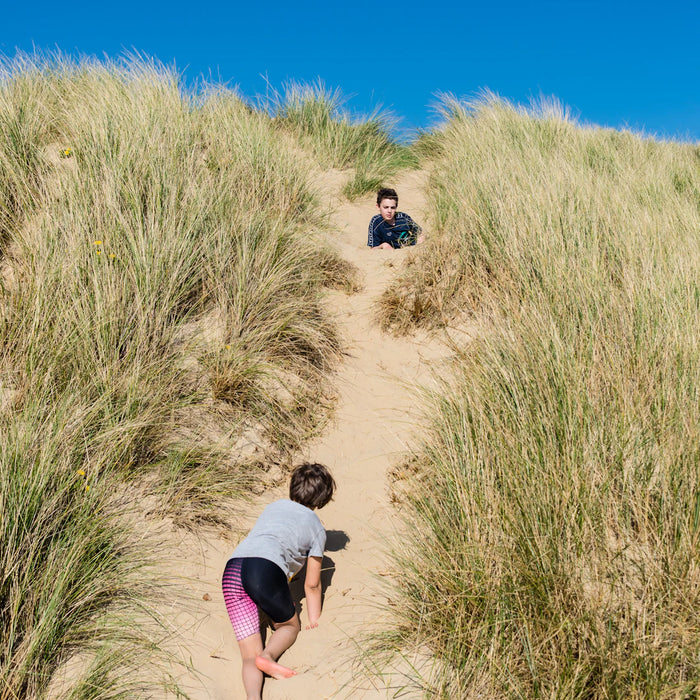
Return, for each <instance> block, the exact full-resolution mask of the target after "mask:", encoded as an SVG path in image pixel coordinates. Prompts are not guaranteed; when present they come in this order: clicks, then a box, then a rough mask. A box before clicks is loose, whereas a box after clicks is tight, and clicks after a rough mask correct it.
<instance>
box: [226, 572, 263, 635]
mask: <svg viewBox="0 0 700 700" xmlns="http://www.w3.org/2000/svg"><path fill="white" fill-rule="evenodd" d="M221 586H222V588H223V590H224V601H226V610H227V612H228V616H229V619H230V620H231V624H232V625H233V631H234V632H235V634H236V639H237V640H239V641H240V640H241V639H245V638H246V637H250V635H251V634H259V632H260V615H259V614H258V606H257V605H256V604H255V603H254V602H253V600H252V599H251V597H250V596H249V595H248V594H247V593H246V592H245V590H243V584H242V583H241V560H240V559H229V560H228V563H227V564H226V568H225V569H224V576H223V579H222V581H221Z"/></svg>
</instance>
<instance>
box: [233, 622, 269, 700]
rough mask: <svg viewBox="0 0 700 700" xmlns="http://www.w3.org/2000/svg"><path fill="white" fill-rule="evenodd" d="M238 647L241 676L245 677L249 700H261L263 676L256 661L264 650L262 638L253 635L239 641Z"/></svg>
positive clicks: (258, 635) (244, 682)
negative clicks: (241, 664) (241, 661)
mask: <svg viewBox="0 0 700 700" xmlns="http://www.w3.org/2000/svg"><path fill="white" fill-rule="evenodd" d="M238 647H239V648H240V650H241V658H242V659H243V666H242V669H241V675H242V676H243V687H244V688H245V692H246V699H247V700H261V698H262V684H263V674H262V672H261V671H260V669H259V668H258V667H257V666H256V664H255V659H256V657H258V656H259V655H260V653H261V652H262V650H263V645H262V637H261V636H260V634H259V633H258V634H251V635H250V637H245V638H244V639H240V640H238Z"/></svg>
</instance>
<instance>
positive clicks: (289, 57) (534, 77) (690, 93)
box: [0, 0, 700, 142]
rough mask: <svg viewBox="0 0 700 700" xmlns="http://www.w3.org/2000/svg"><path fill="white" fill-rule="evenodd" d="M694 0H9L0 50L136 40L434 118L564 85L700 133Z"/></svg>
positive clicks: (423, 123)
mask: <svg viewBox="0 0 700 700" xmlns="http://www.w3.org/2000/svg"><path fill="white" fill-rule="evenodd" d="M698 8H700V2H698V1H697V0H694V1H692V0H684V1H682V2H681V1H679V0H666V1H664V2H654V3H652V2H647V1H646V0H640V1H639V2H635V3H632V2H627V1H625V2H615V0H609V1H607V2H602V1H599V0H595V1H593V2H581V1H580V0H570V1H568V2H567V0H562V1H561V2H550V1H549V0H547V1H545V2H538V3H532V4H530V3H528V2H525V1H521V2H515V1H510V0H509V1H500V2H499V1H498V0H496V1H495V2H493V3H492V4H487V3H485V2H480V3H478V4H477V3H474V4H471V3H469V2H453V0H445V1H444V2H442V3H440V2H434V1H433V2H430V1H425V0H403V1H401V2H396V3H389V4H383V3H377V2H369V1H368V0H352V1H351V2H348V3H342V4H341V3H334V2H332V1H331V2H325V3H323V2H310V1H308V0H301V1H300V2H297V3H282V2H278V1H277V0H268V2H265V3H262V2H256V1H255V0H249V1H248V2H237V1H236V0H232V1H231V2H227V3H223V2H212V1H211V0H200V2H181V1H180V0H173V1H171V2H169V3H166V2H162V1H161V0H157V1H155V2H148V1H147V0H144V1H143V2H134V1H133V0H123V1H122V2H119V3H114V4H110V3H97V4H96V3H94V2H90V3H87V2H84V3H83V2H64V3H56V2H52V3H49V2H31V0H28V1H27V2H25V3H19V2H13V3H7V5H6V7H5V8H4V9H3V17H2V24H1V25H0V52H1V53H3V54H5V55H6V56H13V55H14V54H15V51H16V49H20V50H22V51H25V52H31V51H33V50H34V48H37V49H40V50H55V49H57V48H58V49H60V50H61V51H63V52H64V53H68V54H71V55H76V56H77V55H92V56H97V57H103V56H108V57H110V58H118V57H119V56H121V55H123V53H124V52H125V51H132V50H136V51H138V52H141V53H143V54H146V55H148V56H151V57H154V58H157V59H158V60H160V61H162V62H163V63H166V64H173V63H174V64H175V65H176V67H177V68H178V70H180V71H182V72H183V73H184V75H185V78H186V79H187V80H188V81H193V80H195V79H196V78H197V77H198V76H200V75H205V76H207V77H211V78H213V79H214V80H215V81H217V82H222V83H225V84H227V85H229V86H231V87H234V86H237V87H238V88H239V91H240V92H241V93H242V94H243V95H246V96H250V97H253V96H255V95H257V94H264V93H265V91H266V89H267V83H266V81H269V83H270V85H272V87H274V88H280V87H282V86H283V84H284V83H285V82H286V81H289V80H296V81H302V82H311V81H315V80H317V79H319V78H320V79H321V80H322V81H323V82H324V83H325V84H326V86H328V87H331V88H335V87H339V88H341V90H342V91H343V93H344V94H346V95H347V96H349V97H350V98H351V99H350V101H349V106H350V108H352V109H354V110H355V111H357V112H359V113H367V112H369V111H371V109H372V108H373V107H375V106H377V105H380V106H383V107H385V108H389V109H390V110H391V111H392V112H393V113H394V114H395V115H397V116H399V117H401V118H402V124H403V126H404V128H406V129H410V128H415V127H422V128H426V127H430V126H431V125H432V124H434V123H435V120H436V115H435V112H434V109H433V105H434V103H435V100H436V98H435V95H436V94H437V93H441V92H442V93H451V94H453V95H456V96H459V97H466V98H470V97H474V96H475V95H477V94H479V91H480V90H483V89H489V90H491V91H492V92H495V93H497V94H499V95H501V96H502V97H505V98H507V99H509V100H511V101H514V102H517V103H523V104H528V103H529V102H530V100H531V99H533V98H534V99H537V98H538V97H539V96H540V95H545V96H548V97H551V96H554V97H556V98H558V99H559V100H560V101H561V102H562V103H563V104H564V105H566V106H568V107H569V108H570V110H571V113H572V114H573V115H574V116H576V117H577V118H578V119H579V120H580V121H581V122H584V123H593V124H600V125H605V126H612V127H616V128H622V127H628V128H631V129H633V130H635V131H644V132H645V133H647V134H652V135H657V136H660V137H665V138H679V139H683V140H691V141H695V142H698V141H700V49H698V44H699V43H700V42H699V40H698V37H700V9H698Z"/></svg>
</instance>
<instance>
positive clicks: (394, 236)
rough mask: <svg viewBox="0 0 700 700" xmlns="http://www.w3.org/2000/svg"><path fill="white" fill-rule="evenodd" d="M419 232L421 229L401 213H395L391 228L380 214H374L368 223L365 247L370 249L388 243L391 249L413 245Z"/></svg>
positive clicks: (406, 215)
mask: <svg viewBox="0 0 700 700" xmlns="http://www.w3.org/2000/svg"><path fill="white" fill-rule="evenodd" d="M421 231H422V229H421V227H420V226H419V225H418V224H417V223H416V222H415V221H414V220H413V219H412V218H411V217H410V216H409V215H408V214H404V213H403V212H402V211H397V212H396V216H395V218H394V225H393V226H391V225H390V224H388V223H387V222H386V221H384V219H383V218H382V215H381V214H375V215H374V216H373V217H372V220H371V221H370V222H369V229H368V231H367V245H368V246H370V248H376V247H377V246H378V245H381V244H382V243H388V244H389V245H391V247H392V248H403V247H404V246H407V245H415V244H416V241H417V239H418V236H420V234H421Z"/></svg>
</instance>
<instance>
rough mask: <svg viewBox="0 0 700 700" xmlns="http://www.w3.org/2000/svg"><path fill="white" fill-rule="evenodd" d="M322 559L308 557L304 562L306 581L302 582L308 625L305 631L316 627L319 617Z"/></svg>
mask: <svg viewBox="0 0 700 700" xmlns="http://www.w3.org/2000/svg"><path fill="white" fill-rule="evenodd" d="M322 561H323V557H309V558H308V559H307V560H306V580H305V581H304V593H305V594H306V609H307V614H308V618H309V624H308V625H306V629H307V630H309V629H311V628H313V627H318V618H319V617H321V592H322V591H321V562H322Z"/></svg>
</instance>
